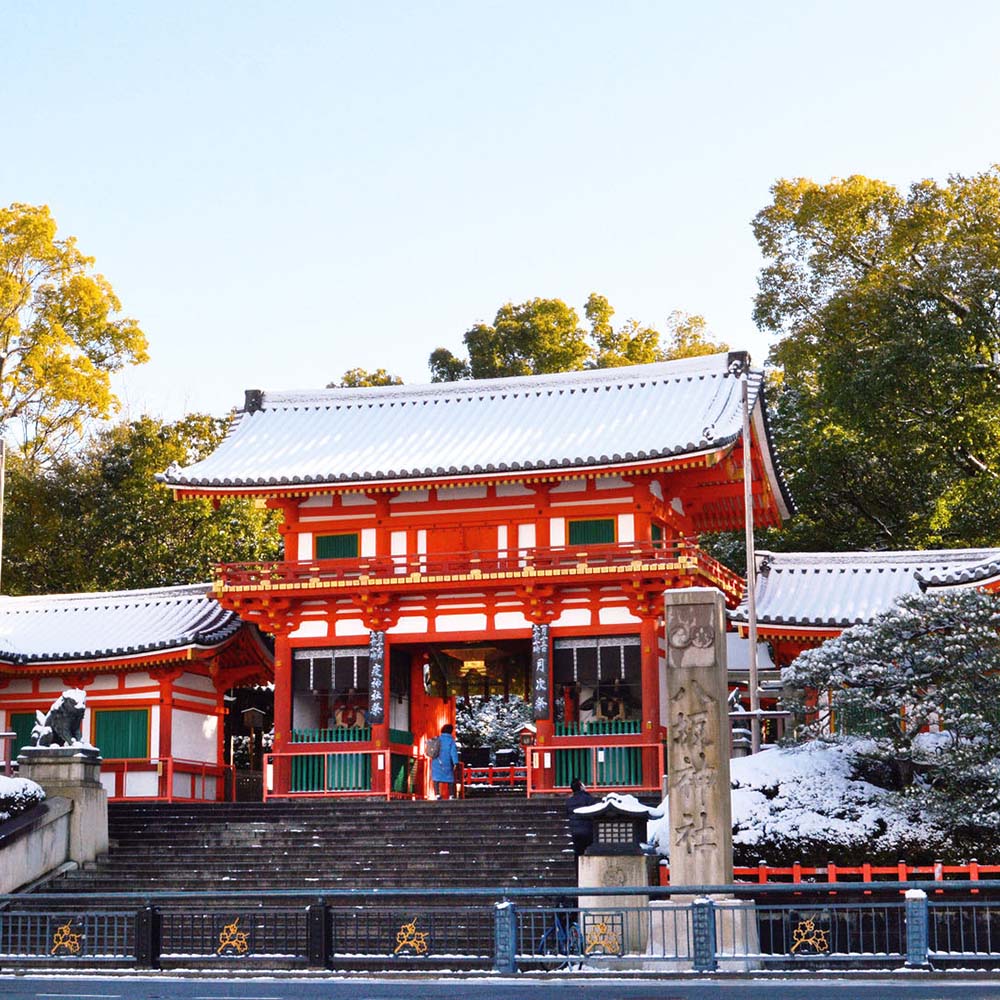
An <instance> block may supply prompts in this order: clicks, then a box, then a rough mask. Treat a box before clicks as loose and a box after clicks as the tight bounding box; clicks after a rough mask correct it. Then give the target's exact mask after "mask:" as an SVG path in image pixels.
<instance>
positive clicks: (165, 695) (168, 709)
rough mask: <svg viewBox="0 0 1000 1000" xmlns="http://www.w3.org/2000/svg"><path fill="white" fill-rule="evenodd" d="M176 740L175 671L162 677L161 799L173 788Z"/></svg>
mask: <svg viewBox="0 0 1000 1000" xmlns="http://www.w3.org/2000/svg"><path fill="white" fill-rule="evenodd" d="M173 741H174V674H173V672H171V673H168V674H164V675H163V676H162V677H160V741H159V746H158V747H157V749H156V755H157V758H158V760H159V763H158V764H157V771H158V775H159V779H158V781H157V794H158V795H159V797H160V798H161V799H169V798H170V796H171V795H172V794H173V789H172V788H168V787H167V782H168V781H169V780H170V768H169V766H168V762H169V760H170V758H171V757H172V756H173V754H172V753H171V750H172V749H173Z"/></svg>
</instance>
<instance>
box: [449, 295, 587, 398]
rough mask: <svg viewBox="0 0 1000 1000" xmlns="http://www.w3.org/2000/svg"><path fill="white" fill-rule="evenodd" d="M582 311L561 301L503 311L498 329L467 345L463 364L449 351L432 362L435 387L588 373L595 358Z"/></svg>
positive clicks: (473, 333) (476, 333)
mask: <svg viewBox="0 0 1000 1000" xmlns="http://www.w3.org/2000/svg"><path fill="white" fill-rule="evenodd" d="M586 338H587V334H586V331H585V330H584V329H583V328H582V327H581V326H580V318H579V316H578V315H577V313H576V310H575V309H573V308H572V307H570V306H568V305H566V303H565V302H563V301H562V300H561V299H531V300H530V301H528V302H522V303H520V304H519V305H514V304H513V303H512V302H508V303H506V304H505V305H502V306H501V307H500V308H499V309H498V310H497V314H496V317H495V318H494V320H493V325H492V326H488V325H487V324H485V323H477V324H476V325H475V326H473V327H472V328H471V329H469V330H467V331H466V333H465V336H464V337H463V340H464V342H465V347H466V350H467V351H468V352H469V357H468V360H467V361H462V360H461V359H459V358H457V357H456V356H455V355H454V354H452V353H451V352H450V351H448V350H447V349H446V348H438V349H437V350H436V351H434V352H433V354H432V355H431V358H430V366H431V376H432V379H433V381H435V382H442V381H445V379H446V378H453V377H455V376H456V375H457V376H458V377H459V378H503V377H507V376H514V375H544V374H549V373H551V372H562V371H572V370H574V369H577V368H583V367H584V366H585V364H586V362H587V360H588V358H589V356H590V348H589V346H588V344H587V339H586Z"/></svg>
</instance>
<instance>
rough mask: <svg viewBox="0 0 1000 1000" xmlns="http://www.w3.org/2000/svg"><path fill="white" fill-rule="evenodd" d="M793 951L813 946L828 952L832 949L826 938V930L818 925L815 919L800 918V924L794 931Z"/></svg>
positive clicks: (819, 950) (817, 949)
mask: <svg viewBox="0 0 1000 1000" xmlns="http://www.w3.org/2000/svg"><path fill="white" fill-rule="evenodd" d="M792 940H793V941H794V942H795V944H793V945H792V952H796V951H798V950H799V948H812V949H813V950H814V951H818V952H827V951H829V950H830V943H829V942H828V941H827V939H826V931H824V930H822V929H821V928H818V927H817V926H816V921H815V920H800V921H799V923H798V926H797V927H796V928H795V929H794V930H793V931H792Z"/></svg>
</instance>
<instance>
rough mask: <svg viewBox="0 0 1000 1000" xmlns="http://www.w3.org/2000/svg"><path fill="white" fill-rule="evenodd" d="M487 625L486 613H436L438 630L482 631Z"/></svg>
mask: <svg viewBox="0 0 1000 1000" xmlns="http://www.w3.org/2000/svg"><path fill="white" fill-rule="evenodd" d="M486 627H487V622H486V615H438V616H437V619H436V620H435V628H436V629H437V631H438V632H482V631H483V630H484V629H485V628H486Z"/></svg>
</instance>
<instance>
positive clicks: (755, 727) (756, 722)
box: [743, 359, 760, 753]
mask: <svg viewBox="0 0 1000 1000" xmlns="http://www.w3.org/2000/svg"><path fill="white" fill-rule="evenodd" d="M749 380H750V364H749V359H747V367H746V370H745V371H744V372H743V505H744V510H745V515H746V550H747V621H748V628H747V638H748V640H749V645H750V685H749V686H750V751H751V753H759V752H760V685H759V683H758V680H757V594H756V590H757V560H756V553H755V552H754V544H753V462H752V455H751V450H752V449H751V447H750V403H749V389H748V383H749Z"/></svg>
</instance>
